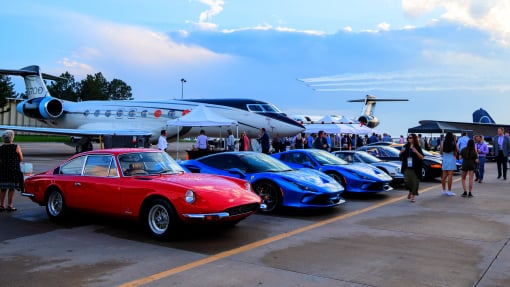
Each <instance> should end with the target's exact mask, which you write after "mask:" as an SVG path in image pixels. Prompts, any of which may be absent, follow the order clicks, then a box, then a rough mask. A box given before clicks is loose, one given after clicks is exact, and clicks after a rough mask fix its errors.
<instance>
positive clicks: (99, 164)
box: [83, 155, 117, 177]
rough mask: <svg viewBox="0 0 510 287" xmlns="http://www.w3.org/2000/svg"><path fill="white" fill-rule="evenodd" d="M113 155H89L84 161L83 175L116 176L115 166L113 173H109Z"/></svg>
mask: <svg viewBox="0 0 510 287" xmlns="http://www.w3.org/2000/svg"><path fill="white" fill-rule="evenodd" d="M112 163H113V165H115V162H114V161H113V156H111V155H89V156H88V157H87V161H86V162H85V168H84V169H83V175H88V176H100V177H107V176H117V168H116V167H115V169H114V174H110V172H111V170H112V168H111V166H112Z"/></svg>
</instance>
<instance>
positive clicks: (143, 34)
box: [62, 15, 230, 74]
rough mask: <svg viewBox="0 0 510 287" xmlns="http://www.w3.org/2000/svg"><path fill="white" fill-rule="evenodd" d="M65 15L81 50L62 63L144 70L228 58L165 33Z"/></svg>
mask: <svg viewBox="0 0 510 287" xmlns="http://www.w3.org/2000/svg"><path fill="white" fill-rule="evenodd" d="M69 16H70V17H72V18H73V21H71V22H70V23H73V24H74V25H69V27H68V29H70V30H73V35H76V36H75V37H76V39H74V40H73V41H77V42H81V47H80V48H79V49H78V50H75V51H74V52H73V53H72V54H71V55H69V56H68V57H67V59H65V60H62V63H78V62H88V63H90V62H94V61H101V60H107V61H108V62H111V63H115V62H117V63H123V64H126V65H134V66H139V67H145V68H147V67H159V68H161V67H167V68H171V67H175V66H186V67H198V66H200V65H204V64H208V63H217V62H219V61H225V60H228V59H229V58H230V57H229V56H227V55H221V54H217V53H214V52H212V51H210V50H208V49H206V48H203V47H198V46H192V45H184V44H178V43H176V42H174V41H172V39H170V38H169V37H168V36H167V35H166V34H163V33H160V32H156V31H153V30H150V29H147V28H142V27H138V26H132V25H122V24H115V23H112V22H107V21H101V20H97V19H92V18H89V17H86V16H82V15H69ZM70 37H71V36H70ZM75 49H76V48H75ZM75 66H77V65H75ZM85 73H88V71H85ZM80 74H81V73H80Z"/></svg>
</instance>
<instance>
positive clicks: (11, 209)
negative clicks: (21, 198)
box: [5, 206, 18, 211]
mask: <svg viewBox="0 0 510 287" xmlns="http://www.w3.org/2000/svg"><path fill="white" fill-rule="evenodd" d="M5 210H7V211H16V210H18V209H17V208H16V207H12V206H7V208H6V209H5Z"/></svg>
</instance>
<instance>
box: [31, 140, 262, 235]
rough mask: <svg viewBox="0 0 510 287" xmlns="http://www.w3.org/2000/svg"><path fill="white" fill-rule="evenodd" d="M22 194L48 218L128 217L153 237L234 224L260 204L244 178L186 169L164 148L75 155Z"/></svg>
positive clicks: (37, 177) (37, 178)
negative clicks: (190, 226)
mask: <svg viewBox="0 0 510 287" xmlns="http://www.w3.org/2000/svg"><path fill="white" fill-rule="evenodd" d="M23 195H24V196H28V197H30V198H31V199H32V201H34V202H36V203H38V204H39V205H43V206H46V213H47V214H48V216H49V218H50V219H52V220H60V219H62V218H63V217H65V215H66V214H67V213H68V212H69V211H70V210H72V209H75V210H81V211H86V212H92V213H99V214H104V215H111V216H117V217H125V218H133V219H137V220H140V221H141V222H142V223H143V224H144V225H145V226H146V227H147V230H148V231H149V232H150V233H151V234H152V235H153V236H154V237H156V238H165V237H168V236H169V235H170V234H171V233H172V231H173V230H174V227H176V226H177V224H178V223H190V222H197V221H198V222H204V221H205V222H226V223H228V224H236V223H238V222H239V221H240V220H242V219H244V218H246V217H247V216H249V215H251V214H253V213H255V212H256V211H257V210H258V208H259V207H260V204H261V199H260V197H259V196H258V195H256V194H255V193H254V192H253V190H252V187H251V185H250V184H249V183H248V182H247V181H245V180H240V179H235V178H230V177H224V176H216V175H207V174H195V173H189V172H186V171H185V170H184V169H183V168H182V167H181V166H180V165H179V164H178V163H177V162H175V161H174V160H173V159H172V158H171V157H170V156H169V155H168V154H167V153H165V152H162V151H159V150H154V149H135V148H132V149H125V148H121V149H107V150H95V151H89V152H84V153H80V154H76V155H74V156H72V157H71V158H70V159H68V160H66V161H65V162H64V163H62V164H60V165H59V166H57V167H55V168H53V169H51V170H49V171H46V172H44V173H40V174H37V175H34V176H31V177H29V178H27V179H26V181H25V192H24V193H23Z"/></svg>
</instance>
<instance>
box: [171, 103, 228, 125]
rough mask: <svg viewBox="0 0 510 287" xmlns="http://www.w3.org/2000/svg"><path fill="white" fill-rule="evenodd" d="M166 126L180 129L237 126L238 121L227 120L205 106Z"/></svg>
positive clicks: (198, 107) (200, 106)
mask: <svg viewBox="0 0 510 287" xmlns="http://www.w3.org/2000/svg"><path fill="white" fill-rule="evenodd" d="M166 124H167V125H168V126H178V127H220V126H232V125H237V121H235V120H232V119H229V118H226V117H224V116H222V115H220V114H218V113H216V112H214V111H212V110H211V109H208V108H207V107H205V106H204V105H199V106H197V107H196V108H194V109H193V110H191V111H190V112H189V113H187V114H186V115H184V116H182V117H180V118H177V119H173V120H168V121H167V123H166Z"/></svg>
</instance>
